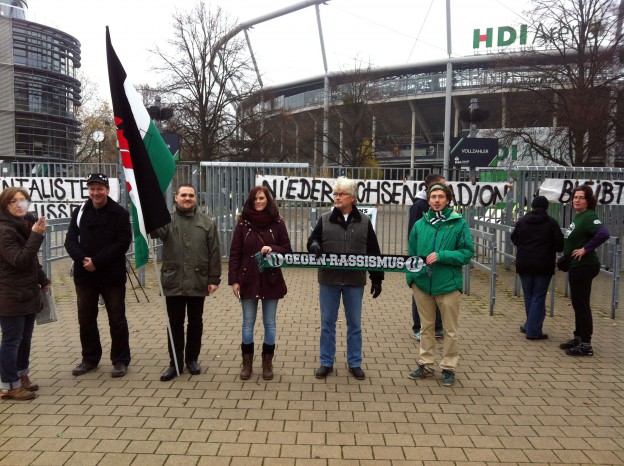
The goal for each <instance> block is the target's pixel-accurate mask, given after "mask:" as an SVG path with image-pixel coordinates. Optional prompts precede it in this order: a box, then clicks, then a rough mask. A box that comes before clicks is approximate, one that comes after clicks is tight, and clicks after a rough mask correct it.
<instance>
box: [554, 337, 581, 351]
mask: <svg viewBox="0 0 624 466" xmlns="http://www.w3.org/2000/svg"><path fill="white" fill-rule="evenodd" d="M580 344H581V340H579V339H578V338H572V339H571V340H568V341H566V342H565V343H561V344H560V345H559V348H561V349H565V350H568V349H570V348H575V347H577V346H578V345H580Z"/></svg>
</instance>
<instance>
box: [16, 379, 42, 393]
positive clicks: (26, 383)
mask: <svg viewBox="0 0 624 466" xmlns="http://www.w3.org/2000/svg"><path fill="white" fill-rule="evenodd" d="M20 382H22V387H24V388H25V389H26V390H28V391H29V392H36V391H37V390H39V385H37V384H36V383H32V381H31V380H30V379H29V378H28V376H27V375H22V376H21V377H20Z"/></svg>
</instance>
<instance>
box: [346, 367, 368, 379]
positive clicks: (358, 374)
mask: <svg viewBox="0 0 624 466" xmlns="http://www.w3.org/2000/svg"><path fill="white" fill-rule="evenodd" d="M349 372H350V373H351V374H352V375H353V377H355V378H356V379H358V380H364V379H365V378H366V375H364V371H363V370H362V368H361V367H349Z"/></svg>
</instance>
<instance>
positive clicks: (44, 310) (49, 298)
mask: <svg viewBox="0 0 624 466" xmlns="http://www.w3.org/2000/svg"><path fill="white" fill-rule="evenodd" d="M40 293H41V311H40V312H37V314H35V320H36V322H37V325H43V324H49V323H50V322H56V321H57V320H58V315H57V313H56V304H54V295H53V294H52V287H48V291H44V289H43V288H41V291H40Z"/></svg>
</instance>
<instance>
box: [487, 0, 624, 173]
mask: <svg viewBox="0 0 624 466" xmlns="http://www.w3.org/2000/svg"><path fill="white" fill-rule="evenodd" d="M618 6H619V7H618ZM527 16H528V18H529V19H530V21H531V26H530V28H531V29H532V33H533V34H534V37H535V41H534V42H533V46H532V47H530V48H529V49H528V50H526V51H524V52H523V53H521V54H509V55H508V56H507V57H506V58H505V59H504V60H502V61H501V63H500V64H499V69H500V71H501V73H500V76H501V77H502V80H501V81H502V83H501V84H499V85H498V86H497V87H498V88H497V90H498V91H501V92H504V93H506V94H507V102H508V103H507V109H508V110H507V121H506V125H505V126H506V127H508V128H512V129H503V130H502V132H503V134H504V137H503V140H504V142H506V143H510V142H513V141H518V140H520V141H523V142H524V143H526V144H528V145H529V146H530V147H531V150H532V151H533V153H535V154H538V155H541V156H542V157H544V158H545V159H547V160H550V161H553V162H555V163H557V164H561V165H571V166H588V165H606V164H609V163H610V162H613V157H611V159H610V156H613V155H614V154H615V151H616V148H617V147H618V145H619V144H620V142H621V140H622V135H623V133H622V129H623V128H622V114H623V112H622V109H621V105H622V101H621V96H622V93H621V89H620V82H621V80H622V78H623V77H624V76H623V71H624V70H623V69H622V67H621V66H620V65H619V60H620V56H621V53H622V43H623V37H622V32H621V29H622V25H621V19H622V5H621V4H620V5H618V2H617V1H616V0H533V2H532V9H531V10H530V11H529V12H528V13H527ZM530 35H531V34H530ZM513 128H516V129H513ZM518 128H521V129H518ZM545 128H546V129H545ZM618 155H619V156H620V157H621V155H620V154H618ZM621 161H622V160H620V162H621Z"/></svg>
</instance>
